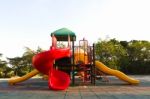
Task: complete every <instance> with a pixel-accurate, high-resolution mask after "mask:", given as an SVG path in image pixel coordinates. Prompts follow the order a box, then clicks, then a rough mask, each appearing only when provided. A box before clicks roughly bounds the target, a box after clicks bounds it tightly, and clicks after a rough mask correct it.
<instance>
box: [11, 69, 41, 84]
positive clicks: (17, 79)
mask: <svg viewBox="0 0 150 99" xmlns="http://www.w3.org/2000/svg"><path fill="white" fill-rule="evenodd" d="M38 73H39V71H38V70H36V69H34V70H33V71H31V72H30V73H28V74H26V75H24V76H22V77H19V78H14V79H13V78H12V79H10V80H9V81H8V83H9V84H10V85H13V84H16V83H19V82H23V81H25V80H27V79H29V78H31V77H33V76H35V75H36V74H38Z"/></svg>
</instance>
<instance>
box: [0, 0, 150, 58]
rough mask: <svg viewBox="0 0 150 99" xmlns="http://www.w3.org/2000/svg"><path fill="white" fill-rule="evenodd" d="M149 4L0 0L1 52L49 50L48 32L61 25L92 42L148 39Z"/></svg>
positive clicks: (141, 0) (143, 0)
mask: <svg viewBox="0 0 150 99" xmlns="http://www.w3.org/2000/svg"><path fill="white" fill-rule="evenodd" d="M149 5H150V0H0V53H3V56H4V57H16V56H21V55H22V54H23V52H24V51H25V47H29V48H31V49H37V47H38V46H40V47H41V48H43V49H45V50H48V49H49V47H50V46H51V38H50V34H51V33H52V32H53V31H55V30H57V29H60V28H63V27H66V28H68V29H70V30H72V31H73V32H75V33H76V35H77V40H80V39H82V38H83V37H84V38H85V39H87V40H89V42H90V43H91V44H92V43H94V42H96V41H97V40H98V39H99V38H101V39H106V38H116V39H117V40H127V41H130V40H148V41H150V6H149ZM77 42H78V41H77Z"/></svg>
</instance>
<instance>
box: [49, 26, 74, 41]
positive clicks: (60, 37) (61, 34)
mask: <svg viewBox="0 0 150 99" xmlns="http://www.w3.org/2000/svg"><path fill="white" fill-rule="evenodd" d="M53 34H54V36H55V37H56V38H57V41H68V35H69V36H70V40H71V41H75V40H76V35H75V33H74V32H72V31H71V30H69V29H67V28H61V29H58V30H56V31H54V32H52V33H51V36H52V35H53ZM73 38H74V39H73Z"/></svg>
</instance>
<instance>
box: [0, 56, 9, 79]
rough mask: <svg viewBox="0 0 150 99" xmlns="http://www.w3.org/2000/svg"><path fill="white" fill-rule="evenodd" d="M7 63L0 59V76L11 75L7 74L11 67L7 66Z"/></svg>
mask: <svg viewBox="0 0 150 99" xmlns="http://www.w3.org/2000/svg"><path fill="white" fill-rule="evenodd" d="M0 57H2V54H1V53H0ZM7 64H8V63H7V62H6V61H4V60H2V59H0V77H4V78H6V77H9V76H11V75H8V74H9V73H10V72H11V71H12V69H11V68H10V67H8V65H7Z"/></svg>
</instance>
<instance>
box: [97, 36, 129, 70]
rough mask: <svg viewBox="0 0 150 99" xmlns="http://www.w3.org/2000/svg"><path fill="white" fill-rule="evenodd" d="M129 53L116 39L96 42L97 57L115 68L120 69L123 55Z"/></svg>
mask: <svg viewBox="0 0 150 99" xmlns="http://www.w3.org/2000/svg"><path fill="white" fill-rule="evenodd" d="M126 55H127V51H126V50H125V49H124V48H123V46H122V45H121V44H120V43H119V41H117V40H115V39H110V40H109V41H106V40H104V41H100V40H99V41H98V42H97V43H96V56H97V58H98V59H99V60H100V61H102V62H104V63H105V64H106V65H108V66H109V67H110V68H113V69H120V65H121V62H120V60H121V59H122V57H124V56H126Z"/></svg>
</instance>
